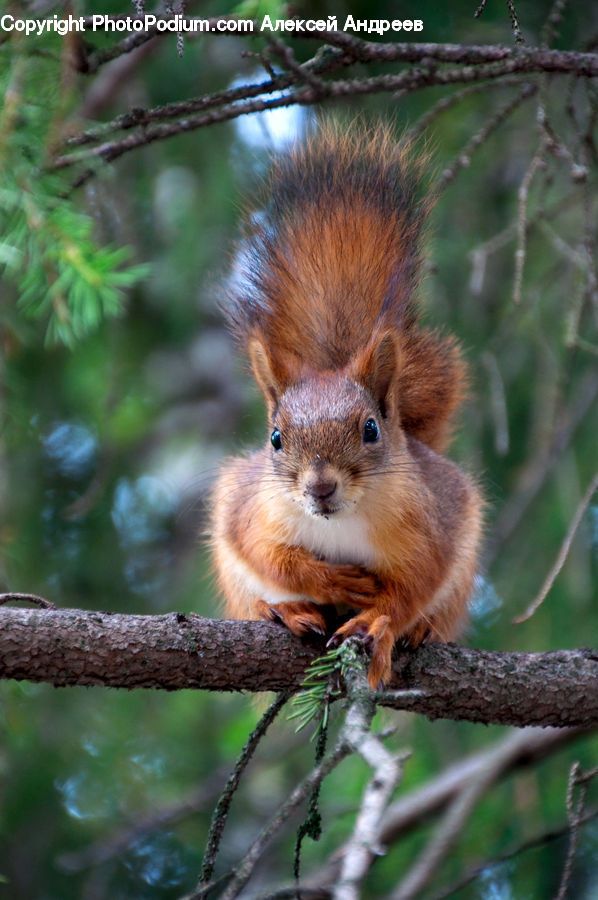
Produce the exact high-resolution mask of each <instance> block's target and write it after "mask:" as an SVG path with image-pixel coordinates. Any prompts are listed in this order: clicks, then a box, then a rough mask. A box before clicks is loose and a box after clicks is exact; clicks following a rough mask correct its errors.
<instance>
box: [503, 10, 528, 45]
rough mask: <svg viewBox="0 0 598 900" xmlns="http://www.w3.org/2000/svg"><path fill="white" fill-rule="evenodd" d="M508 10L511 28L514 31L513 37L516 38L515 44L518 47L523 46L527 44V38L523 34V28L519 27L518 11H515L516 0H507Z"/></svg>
mask: <svg viewBox="0 0 598 900" xmlns="http://www.w3.org/2000/svg"><path fill="white" fill-rule="evenodd" d="M507 8H508V10H509V16H510V18H511V27H512V29H513V35H514V37H515V43H516V44H517V45H518V46H523V45H524V44H525V38H524V37H523V35H522V33H521V27H520V25H519V17H518V15H517V10H516V9H515V3H514V0H507Z"/></svg>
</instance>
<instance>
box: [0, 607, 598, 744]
mask: <svg viewBox="0 0 598 900" xmlns="http://www.w3.org/2000/svg"><path fill="white" fill-rule="evenodd" d="M323 649H324V648H323V641H322V640H320V639H316V638H315V639H314V640H313V641H312V642H307V641H301V640H299V639H298V638H295V637H294V636H293V635H291V634H290V633H289V632H287V631H285V630H283V629H282V628H281V627H279V626H277V625H275V624H271V623H266V622H228V621H219V620H213V619H204V618H201V617H200V616H196V615H193V614H192V615H189V616H188V615H184V614H182V613H170V614H168V615H163V616H130V615H116V614H111V613H105V612H90V611H83V610H73V609H68V610H50V609H45V610H38V609H13V608H9V607H4V608H3V609H1V610H0V677H2V678H16V679H25V680H28V681H36V682H40V681H44V682H49V683H50V684H53V685H55V686H56V687H64V686H67V685H74V684H78V685H103V686H105V687H121V688H128V689H130V688H161V689H165V690H179V689H182V688H201V689H204V690H220V691H286V690H291V691H292V690H297V689H298V688H299V686H300V684H301V681H302V679H303V677H304V672H305V669H306V667H307V666H308V665H309V663H310V662H311V661H312V660H313V659H314V658H315V657H317V656H318V655H321V653H322V652H323ZM231 660H234V665H231ZM389 687H390V688H391V689H405V688H417V689H418V690H419V691H421V692H422V693H418V694H415V695H408V696H406V695H399V696H394V697H393V696H392V694H389V695H388V696H387V697H385V698H384V699H382V700H381V701H380V702H381V703H382V704H383V705H386V706H390V707H394V708H400V709H409V710H412V711H414V712H419V713H423V714H424V715H426V716H429V717H430V718H451V719H467V720H469V721H473V722H485V723H496V724H503V725H517V726H524V725H557V726H565V725H567V726H574V725H575V726H577V725H581V726H584V727H590V726H593V725H596V724H597V723H598V650H594V651H592V650H559V651H551V652H548V653H491V652H489V651H486V650H471V649H468V648H465V647H457V646H455V645H454V644H430V645H429V646H426V647H422V648H420V649H419V650H418V651H416V652H413V651H403V652H398V653H397V655H396V659H395V663H394V673H393V679H392V682H391V684H390V685H389Z"/></svg>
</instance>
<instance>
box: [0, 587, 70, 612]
mask: <svg viewBox="0 0 598 900" xmlns="http://www.w3.org/2000/svg"><path fill="white" fill-rule="evenodd" d="M5 603H35V605H36V606H41V608H42V609H56V608H57V607H56V604H55V603H52V601H51V600H46V598H45V597H40V596H38V594H23V593H21V592H20V591H16V592H15V591H11V592H9V593H7V594H0V606H4V604H5Z"/></svg>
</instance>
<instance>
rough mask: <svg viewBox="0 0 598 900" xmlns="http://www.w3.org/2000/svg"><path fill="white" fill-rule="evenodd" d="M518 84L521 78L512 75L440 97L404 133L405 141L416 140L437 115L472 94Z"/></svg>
mask: <svg viewBox="0 0 598 900" xmlns="http://www.w3.org/2000/svg"><path fill="white" fill-rule="evenodd" d="M520 84H521V77H520V76H519V75H514V76H513V77H512V78H503V79H502V80H501V81H491V82H489V83H488V84H486V83H484V82H482V84H472V85H469V86H468V87H464V88H461V90H460V91H455V92H454V93H453V94H450V95H449V96H448V97H441V99H440V100H438V101H437V102H436V103H434V104H433V105H432V106H431V107H430V109H429V110H428V111H427V112H425V113H424V114H423V115H421V116H420V117H419V119H418V120H417V121H416V122H415V124H414V125H412V126H411V128H410V129H409V130H408V131H407V132H406V133H405V140H406V141H407V142H409V141H413V140H416V139H417V138H418V137H419V136H420V134H422V132H423V131H425V130H426V128H428V127H429V126H430V125H431V123H432V122H433V121H434V119H437V118H438V116H439V115H441V114H442V113H444V112H446V111H447V110H449V109H452V108H453V106H456V105H457V104H458V103H462V102H463V101H464V100H467V99H468V98H469V97H472V96H473V95H474V94H481V93H485V92H486V91H488V90H491V89H492V88H495V87H497V88H503V87H516V86H517V85H520Z"/></svg>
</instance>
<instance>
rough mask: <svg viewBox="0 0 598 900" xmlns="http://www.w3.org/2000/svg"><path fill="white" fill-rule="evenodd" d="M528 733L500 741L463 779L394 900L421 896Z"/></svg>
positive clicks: (395, 894) (408, 899) (395, 893)
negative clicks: (481, 800) (467, 777)
mask: <svg viewBox="0 0 598 900" xmlns="http://www.w3.org/2000/svg"><path fill="white" fill-rule="evenodd" d="M525 739H526V736H525V734H524V733H523V732H521V733H520V735H518V736H513V737H512V739H511V740H507V741H505V742H504V743H500V744H498V745H497V746H496V748H494V750H493V751H491V752H490V753H488V755H487V756H486V759H485V760H484V765H483V766H482V767H481V768H480V769H479V771H478V772H476V774H475V775H474V776H472V777H470V778H469V779H468V780H467V781H464V782H462V787H461V790H460V791H459V792H458V794H457V795H456V796H455V797H454V799H453V800H452V802H451V804H450V806H449V808H448V810H447V812H446V814H445V816H444V819H443V820H442V822H441V823H440V825H439V826H438V828H437V829H436V832H435V833H434V835H433V837H432V839H431V841H430V843H429V844H428V846H427V847H426V848H425V849H424V850H423V851H422V853H421V854H420V856H419V857H418V859H416V861H415V863H414V864H413V866H412V867H411V869H410V870H409V871H408V872H407V874H406V875H405V876H404V878H403V879H402V880H401V882H400V884H399V886H398V888H397V889H396V891H394V892H393V894H392V895H391V900H411V898H415V897H419V896H421V892H422V890H423V888H424V887H425V886H426V885H427V884H428V883H429V881H430V879H431V878H432V877H433V875H434V874H435V872H436V871H437V869H438V866H439V865H440V863H441V862H442V860H443V859H444V858H445V857H446V856H447V854H448V853H449V852H450V850H451V848H452V847H453V845H454V844H455V842H456V841H457V840H458V839H459V837H460V835H461V833H462V831H463V828H464V826H465V823H466V822H467V820H468V819H469V817H470V816H471V814H472V812H473V810H474V809H475V807H476V805H477V804H478V802H479V800H480V799H481V797H483V796H484V794H485V793H487V791H488V790H489V789H490V788H491V787H492V785H493V784H494V783H495V782H496V781H497V779H498V778H499V777H500V775H501V773H502V772H503V771H504V769H505V767H506V766H507V765H508V764H509V762H510V760H511V759H512V756H513V753H514V751H516V749H517V746H518V744H519V743H520V742H524V741H525Z"/></svg>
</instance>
